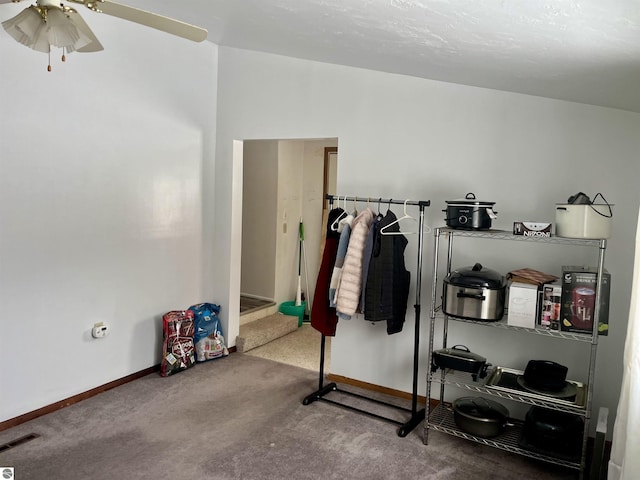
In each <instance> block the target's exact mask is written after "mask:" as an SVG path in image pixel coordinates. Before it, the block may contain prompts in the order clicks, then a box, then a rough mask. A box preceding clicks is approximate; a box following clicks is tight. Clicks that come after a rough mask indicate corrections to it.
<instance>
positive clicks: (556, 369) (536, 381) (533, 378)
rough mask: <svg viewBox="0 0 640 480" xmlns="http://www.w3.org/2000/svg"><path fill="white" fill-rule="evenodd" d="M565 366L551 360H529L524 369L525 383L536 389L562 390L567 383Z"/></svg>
mask: <svg viewBox="0 0 640 480" xmlns="http://www.w3.org/2000/svg"><path fill="white" fill-rule="evenodd" d="M567 370H568V369H567V367H565V366H564V365H560V364H559V363H556V362H552V361H551V360H529V362H528V363H527V368H525V370H524V374H523V376H522V377H523V379H524V381H525V382H526V384H527V385H528V386H530V387H533V388H535V389H538V390H549V391H551V392H554V391H558V390H562V389H563V388H564V387H565V386H566V384H567V381H566V380H567Z"/></svg>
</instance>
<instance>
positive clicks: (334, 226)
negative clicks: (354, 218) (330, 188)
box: [331, 195, 348, 232]
mask: <svg viewBox="0 0 640 480" xmlns="http://www.w3.org/2000/svg"><path fill="white" fill-rule="evenodd" d="M338 208H340V195H338ZM347 215H348V213H347V196H346V195H345V196H344V208H343V209H342V213H341V214H340V215H338V218H336V219H335V220H334V221H333V223H332V224H331V231H332V232H337V231H338V224H339V223H340V220H342V219H343V218H344V217H346V216H347Z"/></svg>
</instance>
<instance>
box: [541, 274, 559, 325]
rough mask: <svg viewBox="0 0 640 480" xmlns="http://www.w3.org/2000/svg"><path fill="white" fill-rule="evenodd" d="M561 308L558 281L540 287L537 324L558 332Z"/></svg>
mask: <svg viewBox="0 0 640 480" xmlns="http://www.w3.org/2000/svg"><path fill="white" fill-rule="evenodd" d="M561 306H562V285H561V284H560V281H555V282H553V283H546V284H544V285H543V287H542V308H541V312H540V317H539V324H540V326H541V327H543V328H548V329H550V330H560V309H561Z"/></svg>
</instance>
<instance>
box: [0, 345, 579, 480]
mask: <svg viewBox="0 0 640 480" xmlns="http://www.w3.org/2000/svg"><path fill="white" fill-rule="evenodd" d="M316 388H317V373H316V372H314V371H312V370H308V369H304V368H299V367H294V366H291V365H286V364H283V363H277V362H274V361H271V360H267V359H263V358H259V357H255V356H251V355H246V354H240V353H234V354H231V355H230V356H229V357H226V358H221V359H217V360H213V361H211V362H207V363H204V364H198V365H196V366H195V367H194V368H191V369H189V370H187V371H185V372H181V373H178V374H176V375H173V376H171V377H167V378H162V377H160V376H159V375H157V374H151V375H148V376H146V377H143V378H141V379H138V380H136V381H134V382H131V383H128V384H126V385H123V386H121V387H118V388H115V389H112V390H109V391H107V392H104V393H102V394H100V395H97V396H95V397H92V398H90V399H88V400H85V401H83V402H80V403H78V404H75V405H72V406H70V407H67V408H64V409H61V410H59V411H56V412H54V413H51V414H49V415H46V416H43V417H40V418H38V419H35V420H32V421H30V422H27V423H25V424H22V425H20V426H17V427H14V428H12V429H9V430H6V431H4V432H0V444H4V443H6V442H9V441H11V440H13V439H15V438H18V437H21V436H23V435H26V434H29V433H37V434H38V435H40V437H39V438H36V439H35V440H32V441H30V442H28V443H24V444H22V445H19V446H17V447H14V448H11V449H9V450H6V451H4V452H2V453H0V466H13V467H15V478H16V479H17V480H25V479H38V480H40V479H41V480H45V479H46V480H52V479H53V480H58V479H59V480H75V479H78V480H79V479H82V480H84V479H95V480H100V479H105V480H107V479H108V480H112V479H127V480H130V479H174V480H175V479H220V480H227V479H228V480H231V479H247V480H251V479H278V480H280V479H292V480H293V479H295V480H298V479H367V480H376V479H385V480H388V479H426V480H468V479H477V480H487V479H496V480H502V479H504V480H513V479H523V480H527V479H531V480H534V479H535V480H545V479H565V478H566V479H568V478H576V473H575V471H567V470H563V469H560V468H558V467H554V466H552V465H548V464H545V463H541V462H536V461H533V460H529V459H527V458H525V457H521V456H517V455H514V454H509V453H504V452H502V451H499V450H495V449H492V448H489V447H485V446H482V445H478V444H474V443H471V442H468V441H465V440H463V439H458V438H455V437H450V436H448V435H444V434H440V433H438V432H432V433H431V434H430V437H429V438H430V442H429V445H428V446H425V445H424V444H423V442H422V428H421V427H418V428H417V429H416V430H414V431H413V432H412V433H410V434H409V435H408V436H407V437H405V438H401V437H398V436H397V434H396V427H395V426H394V425H392V424H390V423H387V422H383V421H380V420H377V419H374V418H371V417H368V416H365V415H360V414H357V413H354V412H351V411H348V410H345V409H343V408H340V407H337V406H335V405H331V404H329V403H327V402H314V403H312V404H310V405H306V406H305V405H302V403H301V400H302V399H303V398H304V397H305V396H307V395H308V394H310V393H312V392H313V391H315V390H316ZM347 388H349V387H345V389H347ZM331 395H336V396H340V395H341V394H339V393H336V392H334V393H332V394H331ZM349 398H352V397H349ZM334 399H337V397H334ZM354 401H356V402H360V400H357V399H356V400H354ZM390 401H397V402H402V401H401V400H398V399H390ZM365 408H366V407H365ZM393 411H395V410H393ZM400 413H402V412H400Z"/></svg>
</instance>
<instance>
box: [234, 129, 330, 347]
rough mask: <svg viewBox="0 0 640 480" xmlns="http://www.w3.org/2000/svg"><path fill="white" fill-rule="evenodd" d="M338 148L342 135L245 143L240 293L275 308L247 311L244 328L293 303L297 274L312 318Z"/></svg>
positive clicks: (248, 298) (242, 321)
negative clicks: (302, 233)
mask: <svg viewBox="0 0 640 480" xmlns="http://www.w3.org/2000/svg"><path fill="white" fill-rule="evenodd" d="M337 151H338V139H337V138H330V139H296V140H282V139H278V140H245V141H244V142H243V168H242V171H243V175H242V180H243V181H242V247H241V262H240V263H241V271H240V296H241V299H244V300H245V303H246V302H247V301H254V300H255V301H256V302H258V303H259V302H265V303H267V304H268V305H269V307H268V308H267V309H265V310H264V312H263V314H261V313H260V312H258V313H257V314H256V313H255V311H254V312H251V316H250V317H249V316H245V315H242V312H241V314H240V315H241V316H240V325H244V324H246V323H248V322H252V321H255V320H259V319H260V318H264V317H266V316H268V315H270V314H272V313H275V312H276V311H277V310H278V307H279V305H280V304H282V303H283V302H287V301H293V300H295V299H296V293H297V286H298V277H299V276H300V283H301V287H302V291H303V295H304V299H305V300H306V301H307V310H306V313H307V315H306V316H305V319H306V320H308V313H309V312H310V310H311V301H312V295H313V292H314V290H315V282H316V277H317V274H318V269H319V267H320V259H321V256H322V247H323V243H324V242H323V240H324V232H323V231H322V230H323V226H324V219H325V218H326V209H327V208H328V205H327V202H325V200H324V199H325V195H326V194H327V193H331V194H334V193H335V188H336V182H337ZM301 228H302V230H303V232H304V242H302V244H301V243H300V231H301ZM300 252H302V255H301V254H300ZM240 303H241V305H242V302H240ZM303 327H308V328H311V327H310V325H308V324H307V325H305V324H303ZM274 342H275V341H274ZM318 346H319V340H318V345H316V347H315V348H314V349H313V350H312V351H310V352H309V355H312V356H313V358H317V356H318V352H317V349H318ZM260 348H263V347H260Z"/></svg>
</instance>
